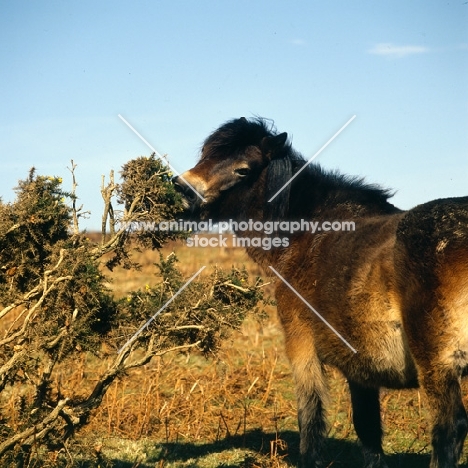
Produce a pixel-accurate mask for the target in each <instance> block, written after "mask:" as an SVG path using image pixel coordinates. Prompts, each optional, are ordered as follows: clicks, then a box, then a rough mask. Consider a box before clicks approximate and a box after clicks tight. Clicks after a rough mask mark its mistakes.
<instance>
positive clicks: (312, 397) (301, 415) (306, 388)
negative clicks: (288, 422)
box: [286, 330, 327, 468]
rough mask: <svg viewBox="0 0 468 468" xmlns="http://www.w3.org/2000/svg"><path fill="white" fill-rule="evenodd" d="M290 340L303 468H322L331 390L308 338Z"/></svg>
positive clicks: (298, 336) (289, 349)
mask: <svg viewBox="0 0 468 468" xmlns="http://www.w3.org/2000/svg"><path fill="white" fill-rule="evenodd" d="M297 331H298V330H296V333H295V334H294V337H291V339H288V337H286V349H287V351H288V356H289V359H290V361H291V365H292V369H293V375H294V380H295V383H296V398H297V413H298V421H299V433H300V466H301V467H302V468H318V467H320V466H322V465H321V463H320V462H321V452H322V447H323V442H324V439H325V435H326V429H327V427H326V421H325V410H324V399H325V398H326V394H327V388H326V384H325V378H324V374H323V369H322V365H321V364H320V362H319V360H318V358H317V356H316V355H315V352H314V348H313V346H312V344H311V343H310V341H309V340H307V337H306V336H304V335H301V334H298V333H297Z"/></svg>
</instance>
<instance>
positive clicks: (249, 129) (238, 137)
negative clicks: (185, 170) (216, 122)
mask: <svg viewBox="0 0 468 468" xmlns="http://www.w3.org/2000/svg"><path fill="white" fill-rule="evenodd" d="M275 134H276V130H275V128H274V124H273V122H272V121H267V120H266V119H262V118H255V119H250V120H247V119H246V118H245V117H241V118H240V119H233V120H230V121H228V122H226V123H225V124H224V125H222V126H221V127H219V128H218V129H217V130H216V131H214V132H213V133H212V134H211V135H210V136H209V137H208V138H207V139H206V140H205V141H204V143H203V159H210V158H212V157H216V156H218V157H219V154H225V155H231V154H236V153H237V152H239V151H241V150H242V149H244V148H246V147H248V146H259V145H260V143H261V141H262V140H263V138H265V137H269V136H273V135H275Z"/></svg>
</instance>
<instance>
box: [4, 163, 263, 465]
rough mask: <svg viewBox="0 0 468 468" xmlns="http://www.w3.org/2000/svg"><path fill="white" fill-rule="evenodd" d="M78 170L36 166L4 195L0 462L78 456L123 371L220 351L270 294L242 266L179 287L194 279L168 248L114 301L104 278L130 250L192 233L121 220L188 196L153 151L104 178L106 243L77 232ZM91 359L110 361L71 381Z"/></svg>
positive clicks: (143, 216) (146, 216) (169, 215)
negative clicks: (76, 444) (76, 449)
mask: <svg viewBox="0 0 468 468" xmlns="http://www.w3.org/2000/svg"><path fill="white" fill-rule="evenodd" d="M74 169H75V166H74V165H73V166H72V175H73V188H72V190H71V191H68V192H67V191H65V190H64V189H63V182H62V179H61V178H60V177H44V176H40V175H37V174H36V173H35V171H34V170H31V171H30V173H29V175H28V177H27V179H25V180H23V181H20V182H19V185H18V187H17V189H16V194H17V196H16V200H15V201H14V202H13V203H2V202H0V327H1V330H0V331H1V333H0V405H1V408H2V414H1V419H0V461H1V463H2V466H10V465H11V466H18V467H19V466H48V464H50V466H56V465H57V464H59V463H60V460H62V462H63V463H67V464H68V465H70V464H73V463H74V458H73V452H72V450H71V449H69V447H68V446H67V444H68V441H69V439H70V438H71V437H72V436H73V434H74V433H76V431H78V430H79V429H80V428H82V427H83V426H85V425H86V424H87V423H88V422H89V420H90V418H92V416H93V411H94V410H95V409H96V408H98V407H99V405H100V404H101V402H102V400H103V397H104V395H105V393H106V391H107V390H108V388H109V386H110V385H111V384H112V382H113V381H114V380H115V379H116V378H131V373H128V371H129V370H130V369H131V368H134V367H139V366H142V365H144V364H146V363H148V362H149V361H150V360H151V358H153V357H154V356H158V355H159V356H160V355H162V354H165V353H167V352H170V351H186V350H188V349H198V350H200V352H203V353H204V354H206V355H210V354H212V353H215V352H216V350H217V349H218V348H219V346H220V344H221V342H222V340H223V339H225V338H226V336H227V335H228V334H229V332H230V330H232V329H234V328H237V327H238V326H239V325H240V324H241V322H242V320H243V319H244V317H245V315H246V314H247V313H248V312H249V311H253V310H256V308H257V307H260V306H261V301H262V300H263V296H262V289H261V288H260V287H261V281H260V280H259V279H257V280H256V281H255V282H253V283H251V282H250V280H249V278H248V275H247V273H246V272H245V271H243V270H237V269H233V270H232V271H228V272H224V271H221V270H215V271H214V272H213V273H212V274H211V276H209V277H207V278H205V279H203V280H201V279H199V278H197V279H196V280H195V281H193V282H191V283H190V284H189V285H188V286H186V287H185V288H184V289H183V291H182V292H180V290H181V288H182V287H184V286H185V285H186V283H187V278H184V277H183V275H182V274H181V273H180V271H179V270H178V268H177V257H176V255H175V254H171V255H169V256H168V257H167V258H164V257H163V256H162V255H160V260H159V262H158V263H157V264H156V265H155V279H154V283H152V284H147V285H145V286H142V287H141V288H140V289H139V290H137V291H132V292H130V293H128V294H127V295H126V296H125V297H123V298H119V299H117V298H115V297H114V295H113V294H112V291H111V290H109V288H108V286H107V285H108V284H109V282H110V281H111V279H112V277H111V270H112V268H113V267H115V266H116V265H122V266H124V267H126V268H138V265H137V264H136V263H135V262H134V261H133V260H132V254H131V253H132V249H133V248H137V249H141V248H152V249H159V248H160V247H161V246H162V245H163V244H164V243H165V242H166V241H167V240H169V239H176V238H178V237H184V236H185V233H175V232H169V233H167V232H166V233H164V232H157V231H154V232H153V231H145V232H135V233H132V232H131V231H130V230H128V229H125V226H126V225H128V223H131V222H135V221H142V220H152V221H156V222H159V221H161V220H171V219H175V218H176V217H177V215H178V213H179V212H180V210H181V202H180V198H179V195H178V194H177V192H175V190H174V188H173V186H172V184H171V183H170V178H171V174H170V171H169V169H168V167H167V166H166V165H165V164H164V163H163V162H162V161H160V160H159V159H157V158H155V157H154V155H152V156H151V157H149V158H145V157H141V158H137V159H135V160H133V161H130V162H128V163H127V164H125V165H124V167H123V169H122V172H121V181H120V183H118V184H117V183H115V182H114V180H113V176H112V175H111V177H110V182H109V183H108V184H107V185H104V183H103V185H102V187H101V193H102V196H103V199H104V215H103V223H102V227H103V229H102V240H101V242H100V243H93V242H91V241H90V240H89V239H88V238H87V236H86V233H80V232H79V229H78V220H79V218H80V216H82V215H83V212H82V211H81V209H77V208H76V201H77V196H76V193H75V187H76V182H75V173H74ZM105 266H107V267H108V268H107V269H106V268H105ZM175 296H177V297H175ZM174 297H175V299H174ZM151 317H153V318H154V320H151V321H150V322H149V323H148V320H149V319H150V318H151ZM145 324H147V325H145ZM86 356H97V357H98V358H99V359H100V360H101V361H105V362H106V363H107V369H106V371H105V372H103V373H102V375H98V376H94V377H93V381H92V382H90V383H89V386H88V387H87V388H70V386H68V385H67V384H66V376H67V372H69V370H70V369H71V368H73V367H74V365H75V363H76V362H78V361H80V362H87V360H86ZM63 448H65V450H62V449H63ZM50 453H55V454H58V455H56V456H55V457H50V456H49V457H48V456H47V455H48V454H49V455H50ZM61 457H63V459H62V458H61ZM50 460H53V462H52V461H50Z"/></svg>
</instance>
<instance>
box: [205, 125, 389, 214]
mask: <svg viewBox="0 0 468 468" xmlns="http://www.w3.org/2000/svg"><path fill="white" fill-rule="evenodd" d="M276 135H277V131H276V128H275V126H274V123H273V121H271V120H267V119H264V118H260V117H255V118H253V119H246V118H244V117H242V118H240V119H234V120H230V121H228V122H226V123H225V124H223V125H222V126H221V127H219V128H218V129H217V130H215V131H214V132H213V133H212V134H211V135H210V136H209V137H208V138H207V139H206V140H205V142H204V144H203V159H210V158H216V157H218V158H219V155H220V154H222V155H224V156H226V157H229V156H232V155H235V154H238V153H241V152H242V151H243V150H245V149H246V148H247V147H248V146H259V145H260V143H261V141H262V139H263V138H265V137H272V136H276ZM280 161H283V163H280ZM275 162H277V163H280V164H282V165H280V166H279V168H276V170H275V169H274V164H270V166H272V167H271V168H270V169H269V172H270V176H269V178H268V184H269V185H270V186H272V187H274V190H275V191H276V187H281V186H282V185H283V184H284V183H285V182H286V181H287V180H288V179H289V178H290V177H291V176H292V175H293V174H294V173H295V172H297V171H298V170H299V169H301V168H302V167H303V166H304V164H306V163H307V160H306V159H305V158H304V157H303V156H302V155H301V154H300V153H298V152H297V151H295V150H294V149H293V148H292V146H291V144H290V142H287V143H286V144H285V146H284V148H283V153H282V154H281V156H279V157H277V158H276V160H275V161H272V163H275ZM285 163H286V164H285ZM285 167H289V171H290V173H289V174H285V172H286V171H285V170H284V168H285ZM307 178H309V179H310V181H311V183H307V182H303V190H301V189H300V188H299V187H298V186H297V184H295V185H296V190H299V191H300V192H302V193H303V196H304V199H305V200H306V199H309V200H310V195H311V192H312V193H313V194H314V195H315V196H317V195H318V196H319V198H320V195H323V196H325V197H326V198H327V201H328V202H331V203H341V204H342V203H354V204H358V205H362V206H363V207H364V206H368V207H369V208H371V207H373V208H376V209H382V210H383V211H393V210H396V208H395V207H394V206H393V205H392V204H390V203H389V202H388V199H389V198H391V197H392V196H393V195H394V193H393V192H392V191H391V190H388V189H384V188H382V187H380V186H379V185H376V184H369V183H367V182H365V179H364V178H362V177H354V176H348V175H344V174H341V173H340V172H338V171H327V170H324V169H323V168H322V167H321V166H320V165H318V164H313V163H312V164H309V165H308V166H307V168H306V169H304V170H303V171H302V173H301V176H300V177H299V178H298V182H299V180H302V181H306V180H307ZM312 181H313V183H312ZM270 188H271V187H270ZM270 194H272V193H270ZM291 195H292V194H291ZM285 198H288V199H289V188H288V191H286V192H285V193H283V200H282V201H281V202H280V200H279V199H278V202H279V203H282V204H283V205H285V208H286V205H289V202H288V201H287V200H285ZM314 198H315V197H314ZM323 201H325V200H323ZM287 210H288V209H287V208H286V211H287ZM283 213H284V211H283Z"/></svg>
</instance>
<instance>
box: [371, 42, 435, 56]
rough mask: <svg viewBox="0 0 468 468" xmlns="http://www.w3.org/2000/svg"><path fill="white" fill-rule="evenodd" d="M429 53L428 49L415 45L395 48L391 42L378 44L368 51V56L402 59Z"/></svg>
mask: <svg viewBox="0 0 468 468" xmlns="http://www.w3.org/2000/svg"><path fill="white" fill-rule="evenodd" d="M426 52H429V48H427V47H423V46H417V45H403V46H397V45H395V44H392V43H391V42H380V43H378V44H376V45H375V46H374V47H372V49H369V50H368V53H369V54H374V55H382V56H385V57H389V58H402V57H407V56H408V55H415V54H425V53H426Z"/></svg>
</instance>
